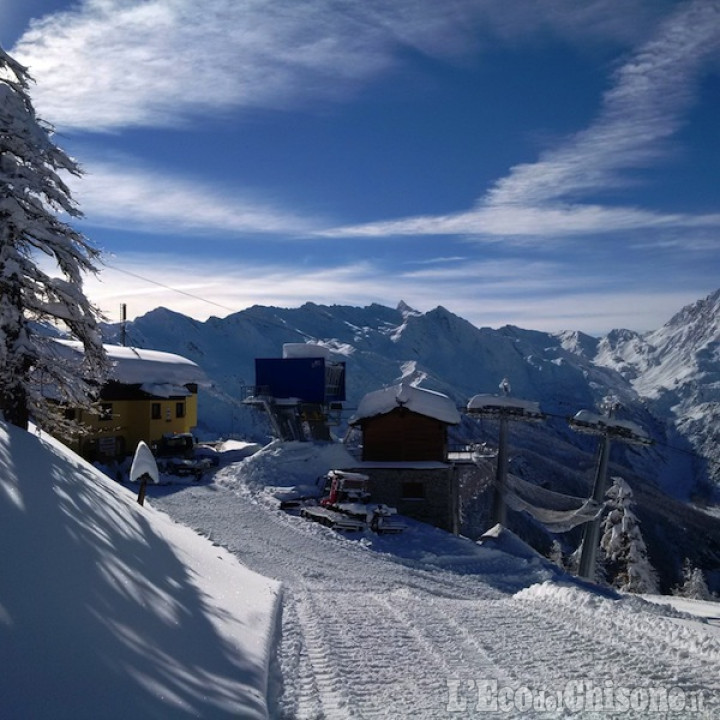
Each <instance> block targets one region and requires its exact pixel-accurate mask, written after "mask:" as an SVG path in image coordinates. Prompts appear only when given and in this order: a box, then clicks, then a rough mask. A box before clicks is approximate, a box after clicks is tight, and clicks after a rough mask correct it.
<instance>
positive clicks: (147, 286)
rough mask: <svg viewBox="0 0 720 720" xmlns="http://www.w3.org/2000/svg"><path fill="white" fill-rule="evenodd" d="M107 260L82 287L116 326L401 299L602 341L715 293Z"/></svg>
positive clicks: (465, 267) (435, 273)
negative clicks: (170, 315)
mask: <svg viewBox="0 0 720 720" xmlns="http://www.w3.org/2000/svg"><path fill="white" fill-rule="evenodd" d="M108 263H109V266H108V267H107V268H105V269H104V270H103V271H102V273H101V275H100V277H99V278H94V277H89V278H88V279H87V280H86V285H85V290H86V293H87V295H88V296H89V297H90V298H91V299H92V301H93V302H95V303H96V304H97V305H99V306H100V307H101V308H102V309H103V310H104V311H105V312H106V314H107V315H108V316H109V317H110V319H111V320H115V321H117V319H118V314H119V307H120V304H121V303H127V306H128V311H129V314H130V317H135V316H138V315H142V314H144V313H146V312H149V311H150V310H152V309H154V308H156V307H158V306H164V307H168V308H170V309H172V310H174V311H175V312H180V313H183V314H185V315H188V316H190V317H194V318H196V319H199V320H205V319H206V318H208V317H210V316H211V315H216V316H220V317H224V316H225V315H228V314H230V313H231V312H236V311H239V310H242V309H245V308H247V307H250V306H252V305H255V304H260V305H273V306H279V307H298V306H299V305H302V304H303V303H305V302H307V301H309V300H310V301H313V302H317V303H321V304H337V303H340V304H349V305H357V306H363V305H368V304H371V303H374V302H377V303H380V304H383V305H388V306H395V305H396V304H397V303H398V302H399V301H400V300H401V299H402V300H405V301H406V302H407V303H409V304H410V305H411V306H413V307H416V308H417V309H419V310H421V311H427V310H430V309H432V308H433V307H435V306H437V305H444V306H445V307H447V308H448V309H449V310H451V311H452V312H455V313H457V314H458V315H460V316H462V317H464V318H466V319H467V320H469V321H470V322H473V323H474V324H476V325H478V326H482V325H486V326H487V325H490V326H493V327H498V326H500V325H505V324H514V325H519V326H521V327H528V328H534V329H539V330H548V331H559V330H564V329H571V330H582V331H585V332H588V333H591V334H600V333H602V332H606V331H607V330H609V329H611V328H613V327H628V328H630V329H634V330H639V331H643V330H650V329H655V328H657V327H660V326H661V325H662V324H663V323H664V322H666V321H667V320H668V319H669V318H670V317H671V315H673V314H674V313H675V312H676V311H677V310H678V309H679V308H680V307H682V306H683V305H685V304H687V303H688V302H691V301H694V300H696V299H697V298H698V297H699V296H700V295H702V294H703V293H704V292H710V291H711V290H713V289H714V288H712V287H708V288H703V287H701V284H702V283H701V282H700V281H698V282H696V283H695V284H694V285H692V286H691V287H689V288H687V287H679V286H678V287H676V288H674V289H673V290H670V291H668V288H667V283H666V278H663V277H659V278H646V279H645V282H640V279H639V278H638V279H637V281H636V282H634V283H632V284H630V283H628V282H627V281H626V279H623V278H622V277H619V278H615V277H612V276H609V275H608V274H607V273H606V272H605V271H604V269H603V268H600V267H598V268H592V267H590V268H588V270H587V271H586V272H585V273H584V274H583V273H578V272H574V273H568V271H567V267H566V266H565V265H564V264H562V263H560V262H555V263H551V262H541V261H535V262H528V261H526V260H523V259H521V258H518V259H513V260H511V259H506V260H490V261H475V262H458V263H456V264H455V265H452V264H448V265H447V266H445V267H441V268H421V269H417V267H416V266H415V267H413V265H409V266H398V267H395V268H392V270H390V271H388V270H383V269H382V268H381V267H379V266H377V265H375V264H374V263H372V262H358V263H354V264H347V265H336V266H332V267H327V268H324V269H317V268H305V267H303V266H302V265H298V264H297V263H296V264H290V263H288V264H285V263H282V262H278V263H275V264H268V263H256V262H252V261H250V260H248V259H247V258H242V259H239V260H238V261H237V262H235V261H233V260H232V259H231V258H221V259H215V260H213V259H208V260H206V261H204V262H203V263H197V262H196V261H193V267H192V273H191V274H189V273H188V267H187V264H186V262H185V261H184V260H183V259H182V258H181V257H179V256H177V255H172V256H170V255H154V256H153V255H146V254H142V255H123V256H122V257H118V258H111V259H110V260H109V261H108ZM189 278H191V279H189ZM163 286H164V287H163ZM630 287H632V290H631V289H630ZM170 288H174V290H173V289H170Z"/></svg>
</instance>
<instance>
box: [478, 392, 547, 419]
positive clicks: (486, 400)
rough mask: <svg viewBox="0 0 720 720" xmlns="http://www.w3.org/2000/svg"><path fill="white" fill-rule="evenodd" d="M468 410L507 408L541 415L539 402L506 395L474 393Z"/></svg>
mask: <svg viewBox="0 0 720 720" xmlns="http://www.w3.org/2000/svg"><path fill="white" fill-rule="evenodd" d="M467 409H468V412H481V411H483V410H493V409H498V410H500V409H507V410H517V411H518V412H520V413H523V414H528V415H542V412H541V410H540V404H539V403H536V402H534V401H533V400H521V399H520V398H514V397H509V396H507V395H475V396H474V397H471V398H470V400H469V401H468V404H467Z"/></svg>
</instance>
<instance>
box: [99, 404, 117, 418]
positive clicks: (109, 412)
mask: <svg viewBox="0 0 720 720" xmlns="http://www.w3.org/2000/svg"><path fill="white" fill-rule="evenodd" d="M112 418H113V406H112V403H100V415H99V416H98V419H99V420H101V421H102V422H107V421H108V420H112Z"/></svg>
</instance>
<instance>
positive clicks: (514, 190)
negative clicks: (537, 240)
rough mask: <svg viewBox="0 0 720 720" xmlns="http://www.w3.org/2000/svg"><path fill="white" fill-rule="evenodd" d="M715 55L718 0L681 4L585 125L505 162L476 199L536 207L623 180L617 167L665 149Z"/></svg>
mask: <svg viewBox="0 0 720 720" xmlns="http://www.w3.org/2000/svg"><path fill="white" fill-rule="evenodd" d="M719 56H720V4H718V3H717V2H713V0H696V1H695V2H693V3H690V4H688V5H686V6H685V7H683V8H682V9H681V10H680V11H678V12H677V13H676V14H674V15H673V16H671V17H670V18H668V20H666V22H665V23H663V25H662V27H661V28H660V30H659V33H658V35H657V37H656V38H654V39H653V40H651V41H650V42H648V43H646V44H645V45H644V46H642V47H641V48H640V49H639V50H638V51H637V52H636V53H634V55H633V56H632V58H631V59H630V61H629V62H627V63H626V64H625V65H624V66H623V67H622V68H621V69H620V71H619V72H618V73H617V77H616V81H615V84H614V86H613V88H612V89H611V90H609V91H608V92H607V93H606V95H605V97H604V102H603V109H602V112H601V113H600V116H599V117H598V118H597V120H596V121H595V122H594V123H593V125H592V126H591V127H589V128H588V129H587V130H585V131H583V132H581V133H578V134H577V135H576V136H574V137H572V138H570V140H569V141H568V142H566V143H564V144H563V145H562V146H561V147H559V148H557V149H555V150H552V151H550V152H548V153H546V154H545V155H544V156H543V157H541V158H540V160H539V161H538V162H536V163H532V164H525V165H519V166H517V167H515V168H513V170H512V171H511V173H510V175H509V176H508V177H506V178H504V179H503V180H501V181H500V182H499V183H497V185H496V186H495V188H494V189H493V190H492V191H491V192H490V193H489V194H488V196H487V198H485V201H484V202H485V203H487V204H489V205H504V204H508V203H510V204H515V203H519V204H523V205H538V204H540V203H544V202H547V201H551V200H555V199H558V198H563V199H564V198H568V197H577V196H579V195H583V194H584V193H586V192H587V191H596V190H598V189H607V188H610V187H616V186H621V185H623V184H625V181H624V180H623V178H622V175H621V171H623V170H626V169H634V168H639V167H645V166H647V165H649V164H650V163H652V162H653V161H655V160H657V158H658V156H659V155H661V154H662V152H663V150H665V149H666V148H665V147H664V141H666V140H667V138H669V137H670V136H671V135H673V134H674V133H675V132H676V131H677V129H678V127H679V126H680V123H681V120H682V118H683V116H684V115H685V113H686V111H687V110H688V108H689V106H690V105H691V103H692V101H693V99H694V97H695V95H696V92H697V84H698V76H699V71H700V70H701V69H703V68H705V67H706V66H707V63H708V61H709V60H711V59H713V58H715V59H717V58H718V57H719Z"/></svg>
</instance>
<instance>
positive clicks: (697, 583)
mask: <svg viewBox="0 0 720 720" xmlns="http://www.w3.org/2000/svg"><path fill="white" fill-rule="evenodd" d="M672 592H673V595H679V596H680V597H686V598H692V599H693V600H712V599H713V596H712V595H711V594H710V590H709V589H708V586H707V583H706V582H705V575H703V571H702V570H701V569H700V568H698V567H694V566H693V565H692V564H691V562H690V560H689V559H688V558H685V562H684V564H683V581H682V583H681V584H680V585H678V586H677V587H675V588H673V591H672Z"/></svg>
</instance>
